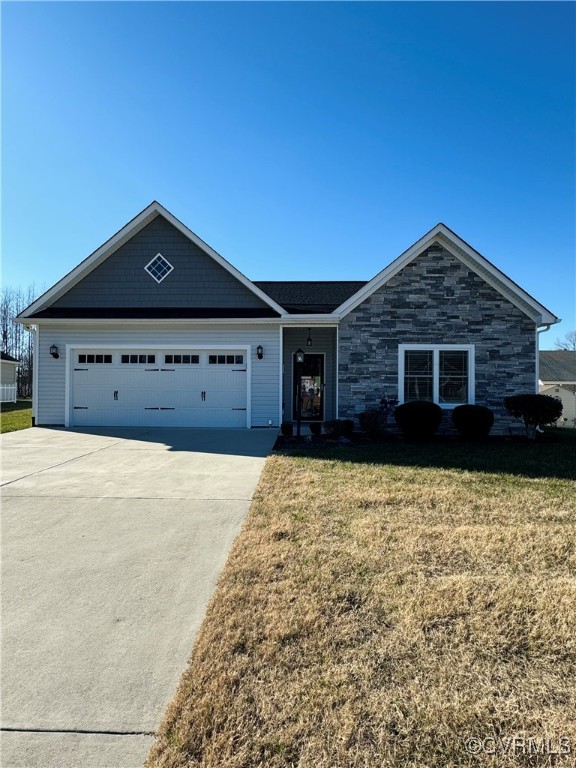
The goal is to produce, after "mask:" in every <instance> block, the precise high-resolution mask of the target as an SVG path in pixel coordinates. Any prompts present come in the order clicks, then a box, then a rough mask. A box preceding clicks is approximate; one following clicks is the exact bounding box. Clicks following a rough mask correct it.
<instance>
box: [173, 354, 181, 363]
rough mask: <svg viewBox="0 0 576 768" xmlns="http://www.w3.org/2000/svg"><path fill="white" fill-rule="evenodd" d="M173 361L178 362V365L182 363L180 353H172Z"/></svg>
mask: <svg viewBox="0 0 576 768" xmlns="http://www.w3.org/2000/svg"><path fill="white" fill-rule="evenodd" d="M174 362H175V363H178V365H181V364H182V355H174Z"/></svg>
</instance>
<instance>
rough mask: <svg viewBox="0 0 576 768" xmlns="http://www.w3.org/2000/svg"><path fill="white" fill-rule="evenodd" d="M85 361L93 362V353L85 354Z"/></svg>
mask: <svg viewBox="0 0 576 768" xmlns="http://www.w3.org/2000/svg"><path fill="white" fill-rule="evenodd" d="M86 362H87V363H93V362H94V355H86Z"/></svg>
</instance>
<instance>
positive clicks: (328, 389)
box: [282, 327, 336, 421]
mask: <svg viewBox="0 0 576 768" xmlns="http://www.w3.org/2000/svg"><path fill="white" fill-rule="evenodd" d="M283 333H284V342H283V385H282V402H283V410H284V419H285V420H286V421H291V420H293V419H295V418H296V416H295V414H293V413H292V410H293V381H294V380H293V358H294V353H295V352H296V350H297V349H298V348H299V347H300V348H301V349H303V350H304V352H306V353H310V354H314V353H316V354H321V353H322V354H324V379H325V385H326V386H325V389H324V420H325V421H327V420H328V419H334V418H335V416H336V328H311V329H310V336H311V338H312V346H311V347H307V346H306V339H307V338H308V328H303V327H302V328H300V327H298V328H285V329H284V332H283Z"/></svg>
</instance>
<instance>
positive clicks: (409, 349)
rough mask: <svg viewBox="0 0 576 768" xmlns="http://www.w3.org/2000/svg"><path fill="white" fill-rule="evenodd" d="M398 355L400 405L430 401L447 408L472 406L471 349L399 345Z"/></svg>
mask: <svg viewBox="0 0 576 768" xmlns="http://www.w3.org/2000/svg"><path fill="white" fill-rule="evenodd" d="M398 354H399V359H398V393H399V400H400V402H401V403H407V402H409V401H410V400H430V401H431V402H434V403H437V404H438V405H440V406H442V407H444V408H448V407H454V406H456V405H462V404H463V403H473V402H474V347H473V345H471V344H468V345H463V346H458V345H452V344H437V345H427V344H401V345H400V347H399V350H398Z"/></svg>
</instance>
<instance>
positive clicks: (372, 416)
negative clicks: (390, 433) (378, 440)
mask: <svg viewBox="0 0 576 768" xmlns="http://www.w3.org/2000/svg"><path fill="white" fill-rule="evenodd" d="M358 421H359V422H360V427H361V429H362V430H363V431H364V432H366V434H367V435H370V437H377V436H378V435H381V434H382V433H383V432H384V430H385V427H386V417H385V415H384V414H383V413H382V411H378V410H376V409H374V410H368V411H362V413H359V414H358Z"/></svg>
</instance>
